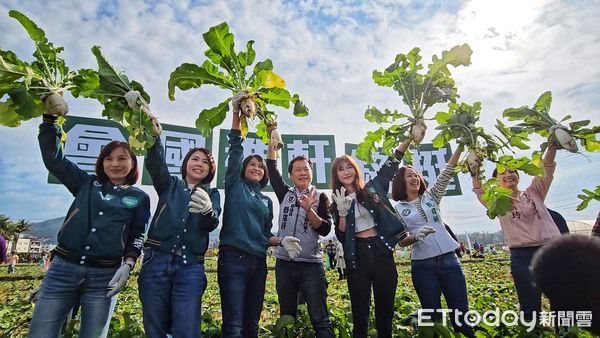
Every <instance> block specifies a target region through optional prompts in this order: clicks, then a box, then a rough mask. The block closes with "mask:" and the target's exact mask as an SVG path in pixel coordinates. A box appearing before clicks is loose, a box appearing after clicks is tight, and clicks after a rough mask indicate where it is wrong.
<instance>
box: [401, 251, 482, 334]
mask: <svg viewBox="0 0 600 338" xmlns="http://www.w3.org/2000/svg"><path fill="white" fill-rule="evenodd" d="M410 265H411V275H412V282H413V285H414V287H415V290H416V291H417V295H418V296H419V300H420V301H421V308H422V309H423V310H434V311H435V310H438V309H441V308H442V302H441V295H442V293H443V294H444V298H445V299H446V303H447V304H448V308H449V309H452V310H459V311H461V313H462V314H463V316H459V317H458V321H456V320H455V318H456V316H455V313H454V312H452V313H450V321H451V322H452V326H454V329H455V330H456V331H458V332H460V333H462V334H464V335H465V336H467V337H475V334H474V332H473V327H472V326H468V325H466V323H465V321H464V314H465V313H466V312H467V311H468V310H469V301H468V299H467V282H466V280H465V275H464V273H463V270H462V267H461V265H460V262H459V261H458V258H457V257H456V254H455V253H454V251H452V252H448V253H445V254H442V255H439V256H435V257H432V258H427V259H419V260H411V262H410ZM425 314H426V315H431V317H432V318H433V319H435V320H440V319H441V313H439V312H432V313H425Z"/></svg>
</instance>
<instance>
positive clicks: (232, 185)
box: [217, 92, 301, 337]
mask: <svg viewBox="0 0 600 338" xmlns="http://www.w3.org/2000/svg"><path fill="white" fill-rule="evenodd" d="M246 96H247V94H246V93H244V92H240V93H238V94H236V95H235V96H234V98H233V101H232V106H233V121H232V125H231V131H230V133H229V145H230V147H229V158H228V159H227V173H226V174H225V206H224V212H223V228H222V229H221V234H220V245H219V260H218V268H217V272H218V280H219V291H220V294H221V311H222V315H223V327H222V331H221V335H222V336H223V337H258V321H259V319H260V313H261V311H262V307H263V301H264V295H265V283H266V279H267V248H268V247H269V246H270V245H271V246H277V245H282V246H284V247H285V249H286V250H288V248H287V247H286V245H288V244H293V243H287V242H286V241H284V239H281V238H279V237H276V236H274V235H273V234H272V233H271V228H272V226H273V223H272V222H273V202H272V201H271V199H270V198H269V197H267V196H265V195H263V194H262V193H261V190H262V189H263V188H264V187H265V186H266V185H267V183H268V181H269V175H268V171H267V164H266V162H265V160H264V159H263V158H262V157H261V156H260V155H256V154H252V155H249V156H248V157H246V158H245V159H243V156H244V148H243V146H242V141H243V139H242V135H241V130H240V128H241V118H240V110H241V107H240V102H242V101H243V100H244V99H245V98H246ZM242 159H243V160H242ZM288 239H289V238H288ZM296 246H297V243H296ZM290 249H292V248H291V247H290ZM300 249H301V248H300V247H299V246H297V248H296V249H294V250H296V252H295V255H297V254H298V253H299V250H300Z"/></svg>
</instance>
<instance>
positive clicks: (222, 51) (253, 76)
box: [169, 22, 308, 142]
mask: <svg viewBox="0 0 600 338" xmlns="http://www.w3.org/2000/svg"><path fill="white" fill-rule="evenodd" d="M203 38H204V42H206V45H207V46H208V50H206V51H205V52H204V55H205V56H206V57H207V58H208V59H207V60H205V61H204V62H203V63H202V64H201V65H196V64H192V63H184V64H182V65H180V66H179V67H177V68H176V69H175V70H174V71H173V72H172V73H171V76H170V78H169V98H170V99H171V100H175V88H176V87H177V88H179V89H181V90H189V89H192V88H199V87H201V86H203V85H213V86H217V87H219V88H223V89H227V90H229V91H230V93H231V94H236V93H238V92H240V91H244V92H246V93H247V94H249V95H250V96H251V97H252V101H253V103H254V104H255V105H256V115H257V116H258V118H259V119H260V121H259V123H258V125H257V126H256V129H257V132H256V133H257V135H258V136H259V137H261V138H262V140H263V141H264V142H267V141H268V139H269V135H268V134H267V129H266V126H267V124H269V123H272V122H275V119H276V117H277V115H276V114H275V112H273V111H270V110H268V109H267V105H274V106H279V107H283V108H286V109H287V108H289V107H290V105H292V104H293V106H294V115H295V116H307V115H308V108H306V106H305V105H304V104H303V103H302V101H301V100H300V98H299V96H298V94H294V95H291V94H290V93H289V92H288V91H287V90H286V89H285V85H286V83H285V81H284V80H283V78H282V77H281V76H279V75H277V74H276V73H275V72H273V62H272V61H271V60H270V59H265V60H263V61H260V62H256V64H255V63H254V61H255V58H256V52H255V51H254V49H253V44H254V41H252V40H250V41H248V42H247V43H246V51H240V52H236V51H235V45H234V36H233V34H232V33H230V32H229V26H228V25H227V23H225V22H223V23H221V24H219V25H217V26H214V27H211V28H210V29H209V30H208V32H206V33H204V34H203ZM253 64H254V67H253V68H251V71H249V70H250V69H247V68H248V67H251V66H252V65H253ZM229 101H231V97H228V98H227V99H225V100H224V101H223V102H221V103H220V104H218V105H217V106H216V107H213V108H209V109H203V110H202V111H201V112H200V114H199V115H198V118H197V120H196V127H197V128H198V130H199V131H200V133H201V134H202V135H204V136H209V135H211V133H212V130H213V128H215V127H217V126H219V125H220V124H221V123H222V122H223V120H225V116H226V115H227V111H228V110H229ZM253 118H254V117H253V116H245V115H242V135H244V136H245V135H246V134H247V132H248V119H251V120H252V119H253Z"/></svg>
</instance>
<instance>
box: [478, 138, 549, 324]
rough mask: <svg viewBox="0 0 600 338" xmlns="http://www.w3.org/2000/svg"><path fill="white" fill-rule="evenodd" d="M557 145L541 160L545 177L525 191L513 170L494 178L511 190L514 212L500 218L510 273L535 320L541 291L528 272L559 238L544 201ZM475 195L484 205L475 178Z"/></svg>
mask: <svg viewBox="0 0 600 338" xmlns="http://www.w3.org/2000/svg"><path fill="white" fill-rule="evenodd" d="M555 156H556V145H555V143H554V141H552V140H551V141H550V142H548V148H547V150H546V154H545V155H544V158H543V160H542V163H543V165H544V173H545V174H544V175H543V176H541V177H539V176H536V177H534V178H533V180H532V182H531V184H530V185H529V186H528V187H527V188H526V189H525V190H524V191H521V190H519V187H518V186H519V173H518V172H517V171H514V170H508V169H507V170H505V171H503V172H498V170H497V169H496V170H494V173H493V176H494V177H495V178H497V179H498V180H499V182H498V185H499V186H501V187H503V188H507V189H510V190H512V193H511V195H510V198H511V200H512V210H511V211H510V212H508V213H506V214H505V215H503V216H499V218H500V226H501V227H502V231H503V232H504V237H505V238H506V241H507V242H508V246H509V248H510V270H511V274H512V276H513V280H514V283H515V288H516V289H517V296H518V297H519V305H520V308H521V311H523V312H524V314H525V315H526V316H527V317H529V318H532V317H533V316H536V315H537V314H538V313H539V312H540V311H541V305H542V303H541V301H542V299H541V297H542V294H541V292H540V290H539V289H538V288H537V287H536V286H535V285H534V284H533V276H532V275H531V272H530V270H529V267H530V265H531V260H532V258H533V255H534V254H535V252H536V251H537V250H538V249H539V248H540V247H541V246H542V245H544V244H545V243H546V242H548V241H549V240H550V239H552V238H554V237H557V236H560V231H559V230H558V228H557V227H556V225H555V224H554V221H553V220H552V216H551V215H550V213H549V212H548V209H547V208H546V207H545V206H544V200H545V199H546V195H547V194H548V189H549V188H550V184H551V183H552V179H553V178H554V169H555V168H556V162H554V158H555ZM472 181H473V192H475V194H476V195H477V198H478V199H479V200H480V201H481V203H482V204H484V205H486V203H485V202H484V201H482V199H481V196H482V195H483V188H482V185H481V181H480V179H479V177H478V176H473V180H472Z"/></svg>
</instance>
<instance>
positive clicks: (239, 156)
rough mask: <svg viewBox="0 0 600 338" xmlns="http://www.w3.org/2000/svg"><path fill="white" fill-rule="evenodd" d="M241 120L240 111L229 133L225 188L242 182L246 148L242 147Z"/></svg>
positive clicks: (234, 115)
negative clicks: (241, 171)
mask: <svg viewBox="0 0 600 338" xmlns="http://www.w3.org/2000/svg"><path fill="white" fill-rule="evenodd" d="M240 127H241V119H240V114H239V111H238V112H237V113H235V112H234V113H233V120H232V122H231V131H230V132H229V152H228V154H229V156H228V157H227V171H226V172H225V188H228V187H230V186H232V185H233V184H234V183H235V182H237V181H238V180H240V170H242V160H243V157H244V147H243V146H242V132H241V130H240Z"/></svg>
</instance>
